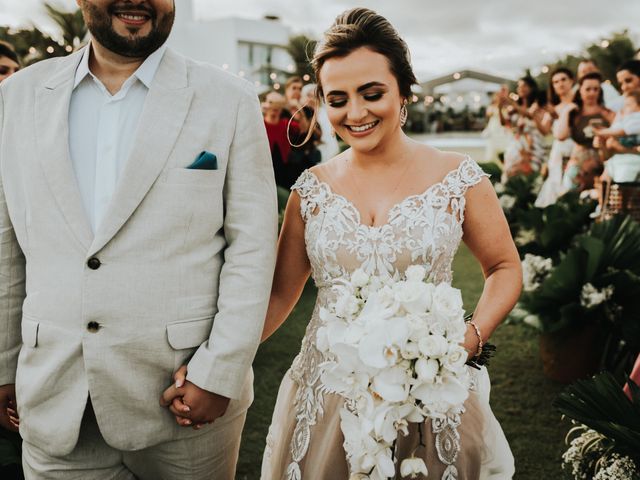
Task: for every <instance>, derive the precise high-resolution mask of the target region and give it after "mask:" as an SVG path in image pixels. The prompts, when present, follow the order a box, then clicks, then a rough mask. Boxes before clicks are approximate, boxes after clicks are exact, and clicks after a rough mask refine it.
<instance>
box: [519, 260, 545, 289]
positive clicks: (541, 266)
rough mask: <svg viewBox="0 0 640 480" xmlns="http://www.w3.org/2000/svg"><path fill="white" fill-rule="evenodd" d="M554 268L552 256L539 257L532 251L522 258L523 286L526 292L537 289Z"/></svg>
mask: <svg viewBox="0 0 640 480" xmlns="http://www.w3.org/2000/svg"><path fill="white" fill-rule="evenodd" d="M552 269H553V261H552V260H551V259H550V258H544V257H539V256H537V255H532V254H530V253H527V254H525V256H524V260H522V286H523V289H524V291H525V292H533V291H534V290H536V289H537V288H538V287H539V286H540V285H541V284H542V282H543V281H544V279H545V278H546V277H547V275H548V274H549V273H550V272H551V270H552Z"/></svg>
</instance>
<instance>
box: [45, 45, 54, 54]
mask: <svg viewBox="0 0 640 480" xmlns="http://www.w3.org/2000/svg"><path fill="white" fill-rule="evenodd" d="M54 51H55V50H54V48H53V47H52V46H51V45H49V46H48V47H47V53H53V52H54Z"/></svg>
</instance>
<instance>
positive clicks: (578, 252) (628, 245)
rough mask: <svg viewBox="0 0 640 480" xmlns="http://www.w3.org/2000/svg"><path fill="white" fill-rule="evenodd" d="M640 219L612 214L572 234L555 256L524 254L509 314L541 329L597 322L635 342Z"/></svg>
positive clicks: (639, 331)
mask: <svg viewBox="0 0 640 480" xmlns="http://www.w3.org/2000/svg"><path fill="white" fill-rule="evenodd" d="M638 245H640V225H638V224H637V223H636V222H634V221H633V220H631V219H630V218H629V217H615V218H613V219H611V220H608V221H606V222H602V223H596V224H593V225H592V226H591V228H590V229H589V231H588V232H586V233H585V234H582V235H578V236H577V237H576V238H574V241H573V245H572V246H571V247H570V248H569V249H568V251H567V252H566V253H564V254H562V255H561V256H559V258H558V260H557V261H554V260H553V259H551V258H544V257H540V256H536V255H533V254H525V256H524V259H523V261H522V270H523V277H524V278H523V284H524V288H523V294H522V296H521V298H520V301H519V302H518V305H517V306H516V308H515V309H514V311H513V312H512V315H511V318H512V319H516V320H524V321H525V322H526V323H528V324H530V325H532V326H534V327H536V328H537V329H538V330H540V331H541V332H557V331H559V330H562V329H575V328H577V327H579V326H580V325H584V324H587V323H598V324H600V325H602V326H603V327H605V328H606V330H608V331H612V330H615V331H616V333H618V334H619V335H621V336H622V337H623V338H624V339H625V340H626V341H627V342H628V343H630V344H632V345H635V346H640V321H639V320H638V319H639V318H640V305H639V304H638V302H637V298H638V296H639V295H640V253H638Z"/></svg>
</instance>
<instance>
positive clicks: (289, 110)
mask: <svg viewBox="0 0 640 480" xmlns="http://www.w3.org/2000/svg"><path fill="white" fill-rule="evenodd" d="M303 85H304V83H303V82H302V79H301V78H300V77H297V76H294V77H289V79H288V80H287V83H285V84H284V96H285V107H284V109H283V111H282V115H283V117H286V118H291V117H292V116H293V115H295V113H296V112H297V111H298V110H299V109H300V107H302V103H301V102H300V98H301V97H302V86H303Z"/></svg>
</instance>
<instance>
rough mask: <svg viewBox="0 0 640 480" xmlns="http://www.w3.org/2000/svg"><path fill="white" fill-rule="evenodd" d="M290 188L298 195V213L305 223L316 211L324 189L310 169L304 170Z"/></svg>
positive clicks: (322, 197) (323, 196) (323, 195)
mask: <svg viewBox="0 0 640 480" xmlns="http://www.w3.org/2000/svg"><path fill="white" fill-rule="evenodd" d="M291 190H292V191H294V192H296V193H297V194H298V195H299V196H300V215H301V216H302V219H303V220H304V222H305V223H307V221H308V220H309V219H310V218H311V216H313V215H316V214H317V213H318V210H319V208H320V206H321V204H322V202H323V201H324V199H325V197H326V194H327V192H326V189H324V188H323V184H322V183H321V182H320V181H319V180H318V178H317V177H316V176H315V175H314V174H313V173H312V172H311V171H310V170H305V171H304V172H302V174H301V175H300V176H299V177H298V180H296V183H294V184H293V186H292V187H291Z"/></svg>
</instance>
